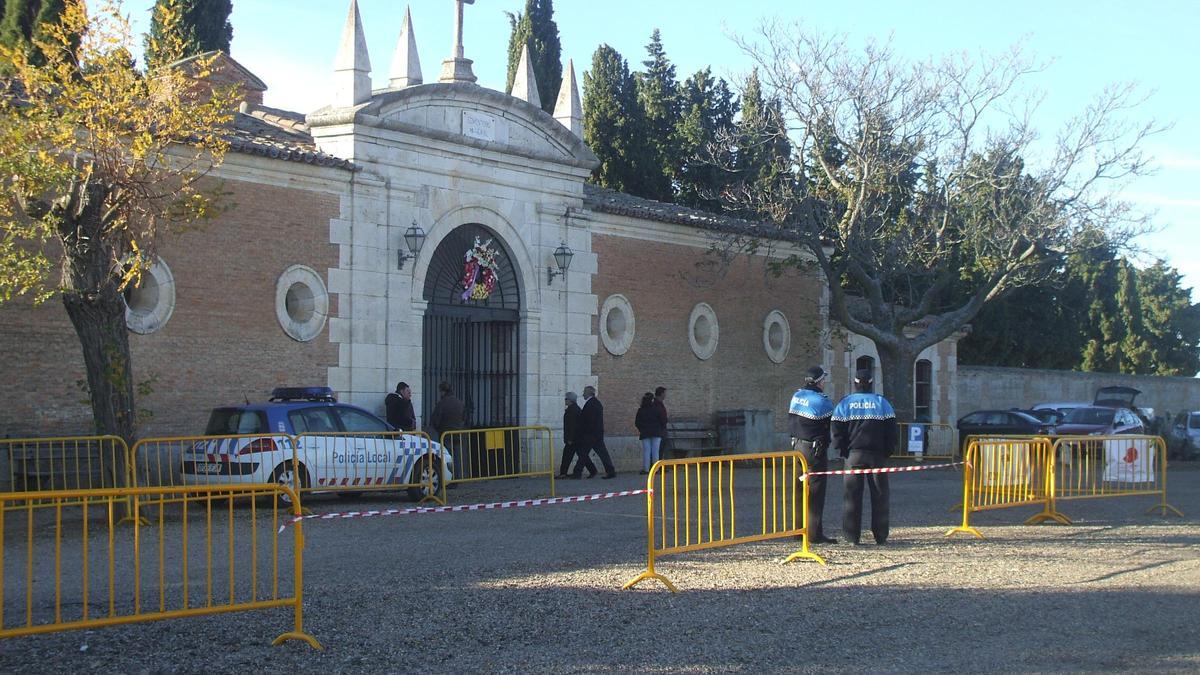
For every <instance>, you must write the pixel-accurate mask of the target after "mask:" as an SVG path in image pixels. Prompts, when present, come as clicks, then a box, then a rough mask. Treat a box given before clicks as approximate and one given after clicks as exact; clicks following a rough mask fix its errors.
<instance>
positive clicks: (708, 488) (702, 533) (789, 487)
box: [623, 452, 825, 593]
mask: <svg viewBox="0 0 1200 675" xmlns="http://www.w3.org/2000/svg"><path fill="white" fill-rule="evenodd" d="M807 472H808V463H807V462H806V461H805V460H804V456H803V455H802V454H800V453H799V452H781V453H764V454H749V455H736V456H726V457H694V458H690V459H671V460H662V461H660V462H658V463H656V464H655V465H654V466H653V467H651V469H650V475H649V476H648V477H647V478H646V489H647V491H648V492H647V495H646V534H647V537H646V550H647V563H646V571H644V572H642V573H641V574H639V575H637V576H636V577H634V578H633V579H631V580H630V581H629V582H628V583H626V584H625V586H624V587H623V588H632V587H634V586H636V585H637V584H639V583H641V582H642V581H645V580H647V579H657V580H658V581H661V582H662V583H663V585H665V586H666V587H667V588H669V589H670V590H671V592H673V593H674V592H676V589H675V585H674V584H672V583H671V581H670V580H669V579H667V578H666V577H665V576H663V575H662V574H659V573H658V572H656V571H655V569H654V562H655V560H656V559H657V558H658V557H661V556H664V555H669V554H675V553H686V552H688V551H701V550H704V549H709V548H717V547H720V546H732V545H734V544H741V543H745V542H752V541H764V540H767V539H779V538H783V537H797V536H798V537H801V539H802V542H801V547H800V550H799V551H796V552H795V553H792V554H791V555H789V556H788V557H787V559H785V560H784V562H785V563H788V562H792V561H793V560H799V559H809V560H815V561H817V562H818V563H820V564H822V565H824V564H825V560H824V559H823V558H821V556H819V555H817V554H816V553H813V552H812V551H811V550H809V532H808V481H802V480H800V477H801V476H803V475H804V474H805V473H807ZM739 511H740V512H741V514H743V517H742V519H741V520H738V514H739ZM747 512H749V514H750V515H749V516H748V517H746V516H745V514H746V513H747Z"/></svg>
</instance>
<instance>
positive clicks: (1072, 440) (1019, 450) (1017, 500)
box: [946, 435, 1183, 539]
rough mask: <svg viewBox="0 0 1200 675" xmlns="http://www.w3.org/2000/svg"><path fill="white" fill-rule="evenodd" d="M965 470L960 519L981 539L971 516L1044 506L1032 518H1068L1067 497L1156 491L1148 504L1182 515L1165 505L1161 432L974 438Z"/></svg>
mask: <svg viewBox="0 0 1200 675" xmlns="http://www.w3.org/2000/svg"><path fill="white" fill-rule="evenodd" d="M965 457H966V462H967V466H966V468H965V471H964V472H963V503H962V512H963V519H962V525H960V526H959V527H955V528H953V529H951V530H950V531H948V532H947V533H946V535H947V536H950V535H952V534H955V533H958V532H964V533H967V534H972V535H974V536H976V537H979V538H981V539H982V538H983V535H982V534H980V532H979V530H977V529H976V528H974V527H972V526H971V524H970V514H971V513H974V512H978V511H985V510H989V509H998V508H1006V507H1010V506H1021V505H1028V504H1041V505H1042V510H1041V511H1040V512H1039V513H1037V514H1035V515H1034V516H1032V517H1031V518H1029V519H1028V520H1027V521H1026V524H1030V525H1031V524H1035V523H1041V522H1045V521H1047V520H1053V521H1055V522H1058V523H1062V524H1069V523H1070V522H1071V519H1070V518H1068V517H1067V516H1066V515H1064V514H1063V513H1061V512H1060V511H1059V510H1058V502H1059V501H1062V500H1067V499H1086V498H1097V497H1126V496H1147V495H1149V496H1158V497H1159V503H1158V504H1156V505H1154V506H1153V507H1151V508H1150V511H1155V510H1158V511H1160V512H1161V513H1162V515H1166V514H1167V513H1168V512H1170V513H1175V514H1176V515H1179V516H1182V515H1183V514H1182V513H1181V512H1180V511H1179V509H1176V508H1175V507H1174V506H1171V505H1170V504H1168V503H1167V453H1166V445H1165V444H1164V443H1163V441H1162V439H1161V438H1159V437H1157V436H1121V435H1119V436H1062V437H1036V438H1035V437H1012V438H1009V437H1006V438H972V439H971V441H970V443H969V444H968V446H967V452H966V455H965Z"/></svg>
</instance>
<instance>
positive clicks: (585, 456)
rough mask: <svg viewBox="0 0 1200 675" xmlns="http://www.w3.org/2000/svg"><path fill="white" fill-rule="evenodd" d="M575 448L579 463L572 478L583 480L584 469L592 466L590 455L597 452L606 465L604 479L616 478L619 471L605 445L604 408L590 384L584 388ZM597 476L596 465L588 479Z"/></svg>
mask: <svg viewBox="0 0 1200 675" xmlns="http://www.w3.org/2000/svg"><path fill="white" fill-rule="evenodd" d="M575 448H576V454H578V455H579V461H577V462H575V471H574V472H572V474H571V477H572V478H581V477H582V476H583V468H584V467H585V466H588V465H592V460H591V458H590V457H589V454H590V453H591V452H592V451H593V450H595V451H596V455H597V456H598V457H599V458H600V463H601V464H603V465H604V477H605V478H616V477H617V470H616V469H615V468H613V463H612V458H611V457H609V456H608V447H606V446H605V445H604V406H603V405H602V404H601V403H600V399H598V398H596V388H595V387H593V386H591V385H590V384H589V385H588V386H586V387H584V388H583V408H582V409H581V410H580V411H579V427H578V428H577V429H576V430H575ZM595 475H596V470H595V465H592V468H591V470H589V472H588V478H592V477H593V476H595Z"/></svg>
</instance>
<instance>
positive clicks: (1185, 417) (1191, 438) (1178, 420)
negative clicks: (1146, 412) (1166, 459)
mask: <svg viewBox="0 0 1200 675" xmlns="http://www.w3.org/2000/svg"><path fill="white" fill-rule="evenodd" d="M1166 441H1167V454H1168V455H1169V456H1171V457H1175V458H1178V459H1187V460H1191V459H1200V411H1196V412H1181V413H1179V414H1178V415H1176V416H1175V419H1174V420H1173V421H1172V422H1171V424H1170V426H1169V427H1168V429H1167V437H1166Z"/></svg>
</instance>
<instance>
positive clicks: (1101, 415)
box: [1063, 408, 1117, 424]
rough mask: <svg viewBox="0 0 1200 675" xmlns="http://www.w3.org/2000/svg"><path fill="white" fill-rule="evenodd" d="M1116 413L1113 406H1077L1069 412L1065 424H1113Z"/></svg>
mask: <svg viewBox="0 0 1200 675" xmlns="http://www.w3.org/2000/svg"><path fill="white" fill-rule="evenodd" d="M1116 413H1117V411H1116V410H1113V409H1112V408H1076V409H1074V410H1072V411H1071V412H1069V413H1067V416H1066V417H1064V418H1063V424H1112V421H1113V415H1115V414H1116Z"/></svg>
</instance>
